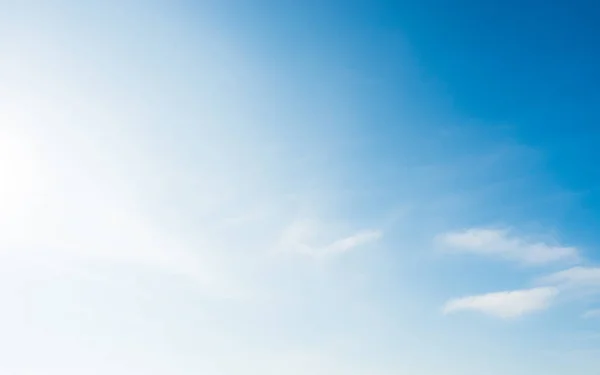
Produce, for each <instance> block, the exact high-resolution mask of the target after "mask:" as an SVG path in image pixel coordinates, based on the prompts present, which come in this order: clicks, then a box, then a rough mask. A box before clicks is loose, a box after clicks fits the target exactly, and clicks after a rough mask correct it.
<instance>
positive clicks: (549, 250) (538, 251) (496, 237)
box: [435, 228, 579, 265]
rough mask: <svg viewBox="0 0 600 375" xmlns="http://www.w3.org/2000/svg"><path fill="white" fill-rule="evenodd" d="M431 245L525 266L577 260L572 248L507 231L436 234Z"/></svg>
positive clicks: (465, 231)
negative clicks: (534, 240)
mask: <svg viewBox="0 0 600 375" xmlns="http://www.w3.org/2000/svg"><path fill="white" fill-rule="evenodd" d="M435 242H436V243H437V244H438V245H439V246H440V247H442V248H443V249H445V250H448V251H452V252H455V253H468V254H476V255H482V256H490V257H495V258H503V259H507V260H511V261H515V262H519V263H522V264H527V265H543V264H548V263H555V262H574V261H577V260H578V258H579V254H578V250H577V248H575V247H565V246H554V245H550V244H547V243H544V242H533V241H529V240H527V239H525V238H522V237H517V236H513V235H511V234H510V232H509V231H508V230H504V229H486V228H471V229H467V230H464V231H457V232H448V233H444V234H441V235H438V236H437V237H436V238H435Z"/></svg>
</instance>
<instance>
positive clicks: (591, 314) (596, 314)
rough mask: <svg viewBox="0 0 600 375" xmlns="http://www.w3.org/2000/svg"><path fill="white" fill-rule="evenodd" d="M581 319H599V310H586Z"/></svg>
mask: <svg viewBox="0 0 600 375" xmlns="http://www.w3.org/2000/svg"><path fill="white" fill-rule="evenodd" d="M582 317H584V318H585V319H592V318H600V309H595V310H588V311H586V312H585V313H583V315H582Z"/></svg>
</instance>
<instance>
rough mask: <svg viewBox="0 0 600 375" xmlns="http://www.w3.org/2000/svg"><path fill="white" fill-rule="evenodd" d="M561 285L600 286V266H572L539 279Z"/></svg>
mask: <svg viewBox="0 0 600 375" xmlns="http://www.w3.org/2000/svg"><path fill="white" fill-rule="evenodd" d="M538 283H540V284H551V285H558V286H561V287H600V267H572V268H569V269H566V270H563V271H559V272H555V273H553V274H550V275H548V276H544V277H542V278H540V279H538Z"/></svg>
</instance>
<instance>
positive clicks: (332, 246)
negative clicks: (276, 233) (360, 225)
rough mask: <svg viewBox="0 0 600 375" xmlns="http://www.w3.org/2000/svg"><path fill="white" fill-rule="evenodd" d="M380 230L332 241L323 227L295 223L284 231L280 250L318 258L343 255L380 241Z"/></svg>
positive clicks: (367, 230) (365, 230)
mask: <svg viewBox="0 0 600 375" xmlns="http://www.w3.org/2000/svg"><path fill="white" fill-rule="evenodd" d="M382 235H383V233H382V231H380V230H375V229H364V230H360V231H357V232H355V233H353V234H351V235H348V236H346V237H341V238H338V239H335V240H331V237H332V235H331V234H330V233H327V232H326V231H325V230H324V229H323V226H321V225H319V224H318V223H316V222H314V221H310V220H300V221H295V222H293V223H292V224H291V225H289V226H288V227H287V228H285V230H284V231H283V233H282V235H281V238H280V240H279V245H278V247H279V249H281V250H283V251H288V252H293V253H298V254H303V255H308V256H311V257H316V258H323V257H332V256H336V255H341V254H344V253H346V252H349V251H351V250H354V249H356V248H359V247H361V246H366V245H368V244H371V243H374V242H376V241H378V240H379V239H380V238H381V237H382Z"/></svg>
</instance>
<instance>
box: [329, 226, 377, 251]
mask: <svg viewBox="0 0 600 375" xmlns="http://www.w3.org/2000/svg"><path fill="white" fill-rule="evenodd" d="M381 236H382V233H381V231H379V230H363V231H360V232H357V233H355V234H353V235H351V236H348V237H345V238H341V239H339V240H337V241H335V242H333V243H332V244H330V245H329V246H326V247H325V248H324V249H323V252H324V253H326V254H340V253H345V252H346V251H349V250H352V249H354V248H356V247H359V246H362V245H366V244H368V243H370V242H375V241H377V240H379V239H380V238H381Z"/></svg>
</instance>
